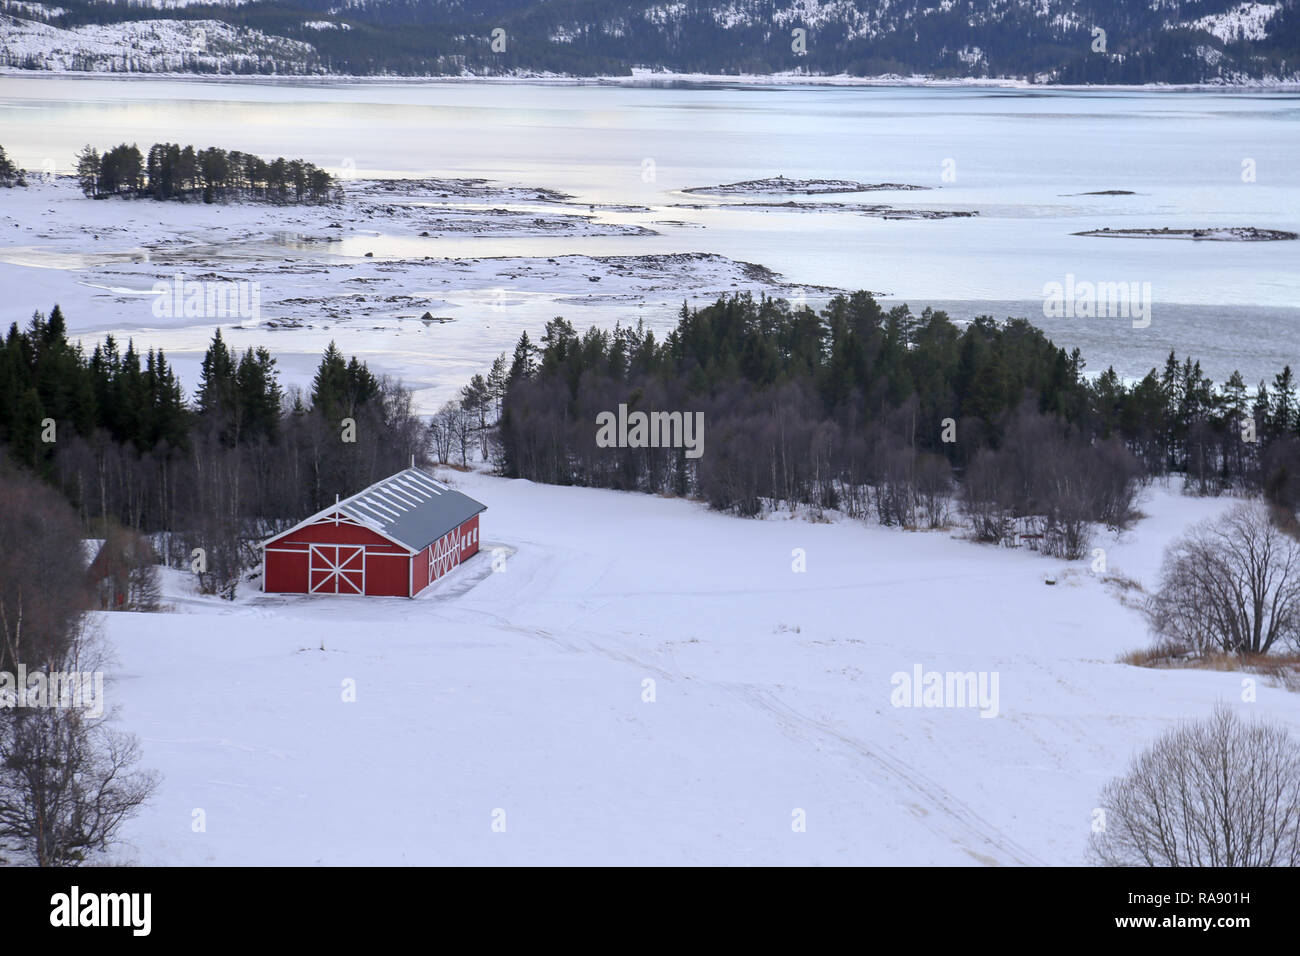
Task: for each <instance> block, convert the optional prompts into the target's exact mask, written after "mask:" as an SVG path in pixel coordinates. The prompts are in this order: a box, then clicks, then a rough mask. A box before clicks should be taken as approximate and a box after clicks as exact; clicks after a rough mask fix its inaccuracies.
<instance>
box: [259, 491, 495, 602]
mask: <svg viewBox="0 0 1300 956" xmlns="http://www.w3.org/2000/svg"><path fill="white" fill-rule="evenodd" d="M486 510H487V506H486V505H484V504H480V503H479V502H477V501H475V500H474V499H473V498H470V497H469V496H468V495H463V494H461V493H460V492H459V491H455V490H453V489H452V488H449V487H448V486H447V485H444V484H443V483H442V482H440V481H435V480H434V479H433V478H430V477H429V476H428V475H426V474H425V473H424V472H422V471H418V470H416V469H415V468H408V469H406V470H405V471H400V472H398V473H397V474H395V475H393V476H392V477H391V478H385V479H384V480H383V481H380V482H377V483H375V484H373V485H371V486H370V487H369V488H367V489H366V490H365V491H362V492H359V493H358V494H355V495H353V496H352V497H351V498H346V499H344V500H343V501H339V502H336V503H335V504H332V505H330V506H329V507H328V508H326V509H325V510H324V511H321V512H319V513H317V514H314V515H312V516H311V517H310V518H308V519H307V520H305V521H303V522H301V523H299V524H296V525H294V526H293V527H292V528H290V529H289V530H288V531H284V532H282V533H280V534H277V535H276V536H275V537H273V538H268V539H267V540H266V541H263V542H262V590H263V591H270V592H278V593H286V594H370V595H381V596H387V597H415V596H416V595H417V594H419V593H420V592H421V591H423V590H424V589H425V588H427V587H428V586H429V585H430V584H432V583H433V582H434V581H436V580H437V579H438V578H440V577H442V576H443V575H444V574H446V573H447V572H448V571H450V570H451V569H452V568H454V567H455V566H456V565H458V564H460V563H461V562H462V561H464V560H465V559H466V558H468V557H470V556H471V555H473V554H475V553H476V552H477V551H478V548H479V540H478V531H479V528H478V516H479V514H480V512H483V511H486Z"/></svg>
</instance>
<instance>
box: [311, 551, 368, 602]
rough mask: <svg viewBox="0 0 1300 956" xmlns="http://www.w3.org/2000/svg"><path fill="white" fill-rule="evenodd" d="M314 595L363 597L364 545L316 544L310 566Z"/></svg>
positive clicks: (364, 572)
mask: <svg viewBox="0 0 1300 956" xmlns="http://www.w3.org/2000/svg"><path fill="white" fill-rule="evenodd" d="M308 574H309V577H310V579H311V580H310V585H311V593H312V594H364V593H365V590H366V549H365V546H364V545H361V546H356V545H333V544H313V545H312V546H311V558H310V561H309V564H308Z"/></svg>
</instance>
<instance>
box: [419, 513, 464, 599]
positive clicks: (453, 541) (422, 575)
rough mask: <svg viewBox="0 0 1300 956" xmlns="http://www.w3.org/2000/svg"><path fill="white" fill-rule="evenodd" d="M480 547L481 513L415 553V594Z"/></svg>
mask: <svg viewBox="0 0 1300 956" xmlns="http://www.w3.org/2000/svg"><path fill="white" fill-rule="evenodd" d="M477 551H478V515H475V516H474V517H472V518H470V519H469V520H468V521H465V522H463V523H462V524H461V525H459V526H458V527H457V528H455V529H453V530H451V531H448V532H447V533H446V534H445V535H443V536H442V537H441V538H439V539H438V540H437V541H435V542H433V544H431V545H429V546H428V547H427V548H425V549H424V550H423V551H421V552H420V553H419V554H417V555H416V556H415V558H414V559H413V564H414V569H415V570H414V575H415V577H414V580H415V585H414V587H413V589H412V596H414V595H416V594H419V593H420V592H421V591H423V590H424V589H425V588H427V587H428V586H429V585H430V584H432V583H433V582H434V581H436V580H438V579H439V578H441V577H442V576H443V575H444V574H446V573H447V572H448V571H450V570H451V569H452V568H454V567H456V566H457V565H459V564H460V563H461V562H462V561H464V560H465V559H466V558H468V557H470V556H471V555H473V554H475V553H476V552H477Z"/></svg>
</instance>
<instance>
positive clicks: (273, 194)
mask: <svg viewBox="0 0 1300 956" xmlns="http://www.w3.org/2000/svg"><path fill="white" fill-rule="evenodd" d="M76 169H77V180H78V182H79V183H80V185H81V191H82V192H83V193H85V194H86V195H87V196H89V197H91V198H93V199H104V198H107V197H109V196H132V197H139V198H144V197H148V198H152V199H163V200H193V199H202V201H203V202H205V203H213V202H226V201H229V200H232V199H260V200H265V201H268V202H275V203H327V202H334V201H337V200H338V199H339V198H341V195H342V193H341V187H340V186H339V184H338V181H337V180H336V179H335V178H334V177H333V176H331V175H330V174H329V173H327V172H326V171H325V170H323V169H321V168H320V167H319V166H315V165H313V164H312V163H308V162H306V161H304V160H301V159H284V158H283V157H281V158H278V159H273V160H265V159H262V158H261V157H259V156H255V155H253V154H252V153H243V152H240V151H239V150H229V151H227V150H224V149H221V148H219V147H216V146H210V147H208V148H207V149H195V148H194V147H193V146H179V145H177V144H176V143H155V144H154V145H152V146H150V147H149V150H148V152H147V153H141V152H140V149H139V147H137V146H135V145H134V144H132V145H127V144H126V143H123V144H121V145H120V146H115V147H113V148H112V149H108V150H105V151H104V152H103V153H101V152H99V150H97V149H96V148H95V147H94V146H89V145H88V146H85V147H84V148H83V149H82V150H81V151H80V152H79V153H78V154H77V162H76Z"/></svg>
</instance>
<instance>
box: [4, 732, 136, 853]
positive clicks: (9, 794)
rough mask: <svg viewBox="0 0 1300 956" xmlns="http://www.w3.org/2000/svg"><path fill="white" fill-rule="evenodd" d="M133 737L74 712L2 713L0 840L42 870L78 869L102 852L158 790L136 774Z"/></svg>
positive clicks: (134, 741)
mask: <svg viewBox="0 0 1300 956" xmlns="http://www.w3.org/2000/svg"><path fill="white" fill-rule="evenodd" d="M138 760H139V754H138V747H137V743H136V740H135V738H134V737H132V736H130V735H127V734H123V733H119V732H117V731H114V730H112V729H110V728H109V727H108V726H107V725H106V722H105V721H103V720H98V721H95V720H91V719H89V718H87V717H85V716H83V715H82V714H81V713H80V712H79V711H77V710H74V709H70V708H20V709H16V710H12V711H6V712H3V715H2V716H0V840H3V841H5V842H6V843H8V844H11V845H14V846H16V847H17V848H18V849H19V851H20V852H21V853H22V854H23V855H24V856H26V857H27V858H29V859H30V860H31V861H32V862H33V863H35V864H36V865H37V866H76V865H78V864H80V863H83V862H85V861H86V859H87V857H88V855H89V854H91V853H93V852H95V851H100V850H104V849H105V848H107V846H108V845H109V843H110V842H111V841H112V839H113V838H114V836H115V834H116V833H117V831H118V829H119V827H121V825H122V823H123V822H125V821H126V819H127V818H128V817H130V816H131V815H132V814H133V813H134V812H135V811H136V810H137V809H138V808H139V806H140V805H141V804H142V803H144V802H145V801H146V800H147V799H148V798H149V797H150V796H151V795H152V793H153V791H154V789H155V788H156V786H157V780H156V777H155V776H154V775H153V774H152V773H146V772H139V771H134V770H133V769H132V768H133V767H134V765H135V764H136V763H137V762H138Z"/></svg>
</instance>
